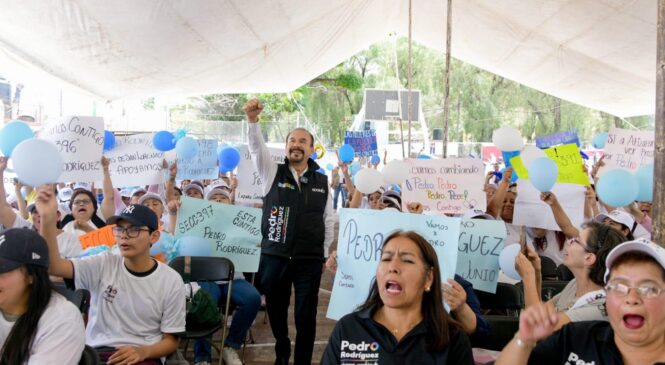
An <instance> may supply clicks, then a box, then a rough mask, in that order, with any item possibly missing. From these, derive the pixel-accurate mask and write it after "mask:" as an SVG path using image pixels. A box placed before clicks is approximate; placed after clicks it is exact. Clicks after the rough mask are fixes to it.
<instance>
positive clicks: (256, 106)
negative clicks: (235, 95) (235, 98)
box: [242, 99, 263, 123]
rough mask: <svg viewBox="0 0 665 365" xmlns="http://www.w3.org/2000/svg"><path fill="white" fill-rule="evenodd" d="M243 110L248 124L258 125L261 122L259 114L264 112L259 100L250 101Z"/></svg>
mask: <svg viewBox="0 0 665 365" xmlns="http://www.w3.org/2000/svg"><path fill="white" fill-rule="evenodd" d="M242 110H243V111H244V112H245V115H246V116H247V121H248V122H250V123H256V122H258V121H259V114H261V111H262V110H263V104H261V102H260V101H259V100H258V99H250V100H248V101H247V102H246V103H245V105H243V106H242Z"/></svg>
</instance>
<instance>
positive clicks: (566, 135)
mask: <svg viewBox="0 0 665 365" xmlns="http://www.w3.org/2000/svg"><path fill="white" fill-rule="evenodd" d="M569 143H575V144H576V145H577V147H579V146H580V138H579V137H578V136H577V130H575V129H571V130H569V131H564V132H558V133H554V134H549V135H546V136H541V137H536V147H538V148H540V149H545V148H549V147H553V146H558V145H561V144H569Z"/></svg>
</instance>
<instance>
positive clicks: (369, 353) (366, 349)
mask: <svg viewBox="0 0 665 365" xmlns="http://www.w3.org/2000/svg"><path fill="white" fill-rule="evenodd" d="M340 350H341V351H340V355H339V357H340V360H342V361H341V362H342V364H351V363H357V362H358V360H360V361H362V362H363V364H378V363H379V343H378V342H376V341H374V342H365V341H362V342H360V343H351V342H349V341H346V340H342V346H341V349H340ZM344 360H347V361H344Z"/></svg>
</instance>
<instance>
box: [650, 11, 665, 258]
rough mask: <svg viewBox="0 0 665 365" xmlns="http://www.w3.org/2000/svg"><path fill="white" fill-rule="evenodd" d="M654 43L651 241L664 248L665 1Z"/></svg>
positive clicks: (660, 12)
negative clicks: (654, 86) (654, 143)
mask: <svg viewBox="0 0 665 365" xmlns="http://www.w3.org/2000/svg"><path fill="white" fill-rule="evenodd" d="M657 29H658V30H657V32H658V35H657V43H656V47H657V50H656V55H657V56H656V60H657V62H656V113H655V117H656V131H655V133H656V136H655V137H656V147H655V159H654V173H653V177H654V184H653V188H654V192H653V208H652V217H653V231H652V239H653V241H654V242H656V243H658V244H659V245H661V246H665V0H658V26H657Z"/></svg>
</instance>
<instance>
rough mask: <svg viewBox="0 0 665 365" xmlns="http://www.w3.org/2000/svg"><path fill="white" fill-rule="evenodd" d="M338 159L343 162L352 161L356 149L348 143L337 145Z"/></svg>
mask: <svg viewBox="0 0 665 365" xmlns="http://www.w3.org/2000/svg"><path fill="white" fill-rule="evenodd" d="M337 152H338V154H339V159H340V160H342V162H344V163H349V162H351V161H353V158H354V157H355V156H356V151H354V150H353V147H351V145H348V144H343V145H341V146H340V147H339V151H337Z"/></svg>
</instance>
